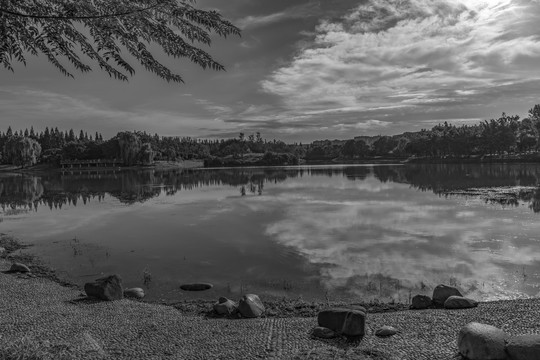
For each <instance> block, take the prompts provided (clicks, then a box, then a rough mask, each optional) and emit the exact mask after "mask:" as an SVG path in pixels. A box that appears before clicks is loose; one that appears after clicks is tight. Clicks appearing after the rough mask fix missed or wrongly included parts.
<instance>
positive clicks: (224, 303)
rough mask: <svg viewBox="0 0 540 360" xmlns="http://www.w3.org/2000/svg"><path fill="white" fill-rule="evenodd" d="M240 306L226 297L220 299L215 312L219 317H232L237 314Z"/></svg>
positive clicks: (215, 306) (215, 305)
mask: <svg viewBox="0 0 540 360" xmlns="http://www.w3.org/2000/svg"><path fill="white" fill-rule="evenodd" d="M237 308H238V305H236V303H235V302H234V301H232V300H229V299H227V298H226V297H220V298H219V300H218V301H217V302H216V303H215V304H214V312H215V313H216V314H218V315H232V314H234V313H235V312H236V310H237Z"/></svg>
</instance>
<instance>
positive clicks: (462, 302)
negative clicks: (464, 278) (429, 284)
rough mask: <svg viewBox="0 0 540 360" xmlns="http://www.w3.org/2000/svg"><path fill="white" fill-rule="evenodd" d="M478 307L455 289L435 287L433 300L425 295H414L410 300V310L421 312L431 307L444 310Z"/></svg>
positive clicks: (445, 286)
mask: <svg viewBox="0 0 540 360" xmlns="http://www.w3.org/2000/svg"><path fill="white" fill-rule="evenodd" d="M476 306H478V301H476V300H473V299H469V298H466V297H464V296H463V295H462V294H461V292H460V291H459V290H458V289H456V288H455V287H452V286H448V285H443V284H440V285H437V286H436V287H435V289H433V298H430V297H429V296H427V295H416V296H414V297H413V298H412V303H411V307H410V308H411V309H415V310H422V309H429V308H431V307H438V308H441V307H443V308H445V309H468V308H473V307H476Z"/></svg>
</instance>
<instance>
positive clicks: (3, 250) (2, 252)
mask: <svg viewBox="0 0 540 360" xmlns="http://www.w3.org/2000/svg"><path fill="white" fill-rule="evenodd" d="M5 252H6V248H3V247H1V246H0V256H2V255H4V253H5Z"/></svg>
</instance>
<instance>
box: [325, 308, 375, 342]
mask: <svg viewBox="0 0 540 360" xmlns="http://www.w3.org/2000/svg"><path fill="white" fill-rule="evenodd" d="M317 322H318V323H319V326H322V327H325V328H328V329H331V330H333V331H335V332H336V333H338V334H342V335H346V336H364V335H365V327H366V312H365V311H362V310H361V309H354V310H352V309H341V308H334V309H328V310H323V311H321V312H319V314H318V315H317Z"/></svg>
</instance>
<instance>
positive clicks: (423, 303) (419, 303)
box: [411, 295, 431, 310]
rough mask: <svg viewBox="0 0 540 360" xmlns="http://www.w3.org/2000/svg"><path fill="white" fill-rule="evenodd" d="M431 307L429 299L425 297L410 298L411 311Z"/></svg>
mask: <svg viewBox="0 0 540 360" xmlns="http://www.w3.org/2000/svg"><path fill="white" fill-rule="evenodd" d="M430 306H431V298H430V297H429V296H427V295H415V296H414V297H413V298H412V304H411V309H418V310H422V309H427V308H429V307H430Z"/></svg>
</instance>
